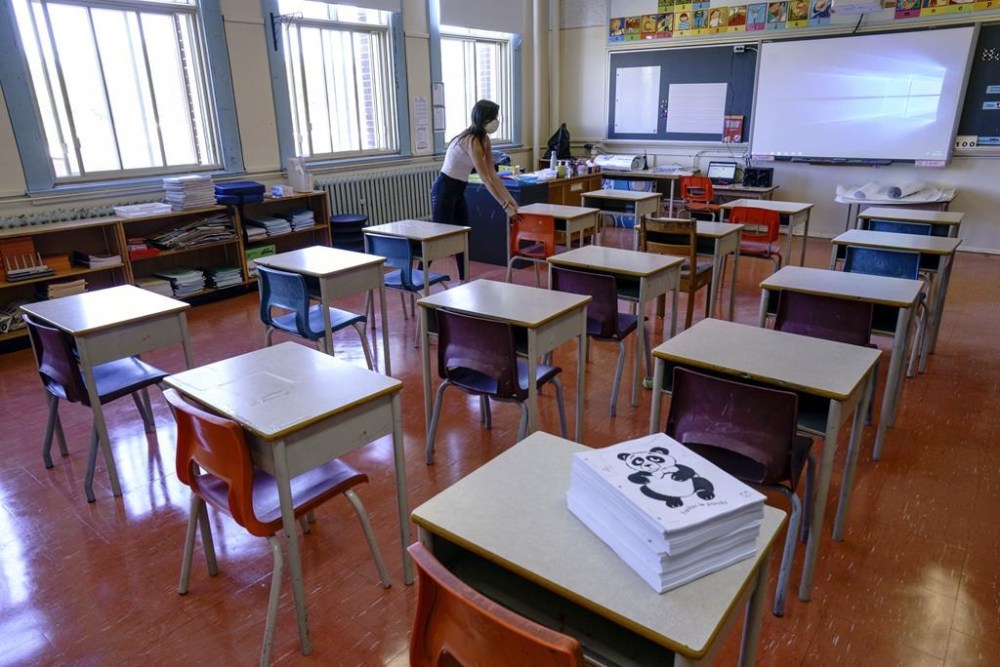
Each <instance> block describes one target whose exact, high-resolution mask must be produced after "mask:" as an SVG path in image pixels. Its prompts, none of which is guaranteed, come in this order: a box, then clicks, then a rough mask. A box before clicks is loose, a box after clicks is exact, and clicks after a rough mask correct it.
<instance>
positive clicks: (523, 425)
mask: <svg viewBox="0 0 1000 667" xmlns="http://www.w3.org/2000/svg"><path fill="white" fill-rule="evenodd" d="M517 405H518V407H520V408H521V421H520V422H518V424H517V441H518V442H521V441H522V440H524V438H525V437H526V436H527V435H528V404H527V403H523V402H519V403H518V404H517ZM563 435H565V433H564V434H563Z"/></svg>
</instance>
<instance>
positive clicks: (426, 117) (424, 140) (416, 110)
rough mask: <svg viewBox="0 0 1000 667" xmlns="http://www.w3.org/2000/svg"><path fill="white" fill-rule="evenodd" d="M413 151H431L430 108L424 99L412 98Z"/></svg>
mask: <svg viewBox="0 0 1000 667" xmlns="http://www.w3.org/2000/svg"><path fill="white" fill-rule="evenodd" d="M413 139H414V142H413V150H415V151H418V152H419V151H429V150H430V149H431V107H430V104H429V103H428V101H427V98H426V97H420V96H419V95H418V96H416V97H414V98H413Z"/></svg>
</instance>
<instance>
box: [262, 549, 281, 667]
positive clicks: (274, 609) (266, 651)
mask: <svg viewBox="0 0 1000 667" xmlns="http://www.w3.org/2000/svg"><path fill="white" fill-rule="evenodd" d="M267 542H268V544H270V545H271V555H272V556H273V557H274V571H273V572H272V573H271V594H270V595H269V596H268V600H267V620H266V621H265V622H264V646H263V648H261V651H260V664H261V667H267V666H268V665H270V664H271V646H272V645H273V644H274V626H275V624H276V622H277V620H278V599H279V598H280V597H281V577H282V575H283V573H284V570H285V559H284V556H282V554H281V540H280V539H279V538H278V537H277V536H276V535H271V536H270V537H268V538H267Z"/></svg>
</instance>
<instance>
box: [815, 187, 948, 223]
mask: <svg viewBox="0 0 1000 667" xmlns="http://www.w3.org/2000/svg"><path fill="white" fill-rule="evenodd" d="M940 196H941V198H939V199H935V200H926V199H924V200H918V201H914V200H912V199H909V198H907V197H903V198H901V199H889V200H885V199H883V200H879V201H873V200H870V199H868V200H865V199H860V200H859V199H853V198H851V197H844V196H841V195H838V196H836V197H834V198H833V201H835V202H837V203H838V204H847V219H846V220H845V221H844V231H845V232H846V231H847V230H848V229H851V228H852V227H855V228H856V227H858V215H859V214H860V212H861V207H862V206H878V207H880V208H891V209H898V210H899V211H900V212H902V211H905V210H910V211H913V210H923V211H947V210H948V207H949V206H950V205H951V202H952V200H954V199H955V197H956V196H957V195H956V194H955V191H954V190H951V191H950V192H948V191H944V192H941V193H940ZM914 207H916V208H914Z"/></svg>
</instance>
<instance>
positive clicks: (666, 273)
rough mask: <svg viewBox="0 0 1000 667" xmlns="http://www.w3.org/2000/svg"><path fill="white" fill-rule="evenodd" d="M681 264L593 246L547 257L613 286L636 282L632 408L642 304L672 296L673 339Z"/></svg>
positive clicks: (642, 342)
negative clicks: (608, 280) (600, 277)
mask: <svg viewBox="0 0 1000 667" xmlns="http://www.w3.org/2000/svg"><path fill="white" fill-rule="evenodd" d="M683 263H684V258H683V257H671V256H670V255H655V254H652V253H648V252H637V251H635V250H623V249H622V248H605V247H602V246H594V245H590V246H583V247H580V248H577V249H575V250H570V251H568V252H564V253H561V254H558V255H553V256H552V257H549V264H550V265H552V266H564V267H566V268H570V269H579V270H581V271H593V272H596V273H605V274H608V275H612V276H614V277H615V282H616V283H619V284H620V283H621V282H622V280H626V281H633V282H634V281H636V280H638V281H639V293H638V307H637V312H638V314H639V326H638V327H637V328H636V329H637V330H636V334H635V345H636V347H635V355H633V356H634V359H633V367H632V406H633V407H635V406H636V405H639V366H640V364H641V359H642V356H643V353H644V351H645V349H646V327H645V325H644V322H643V314H644V313H645V312H646V304H647V303H648V302H650V301H653V300H654V299H659V298H660V297H661V296H665V295H666V293H667V292H668V291H669V292H673V293H674V296H673V305H672V306H671V310H670V335H671V336H673V335H674V334H676V333H677V292H678V288H679V287H680V279H681V264H683ZM549 285H552V270H551V269H550V270H549ZM629 298H632V297H631V296H630V297H629Z"/></svg>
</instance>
